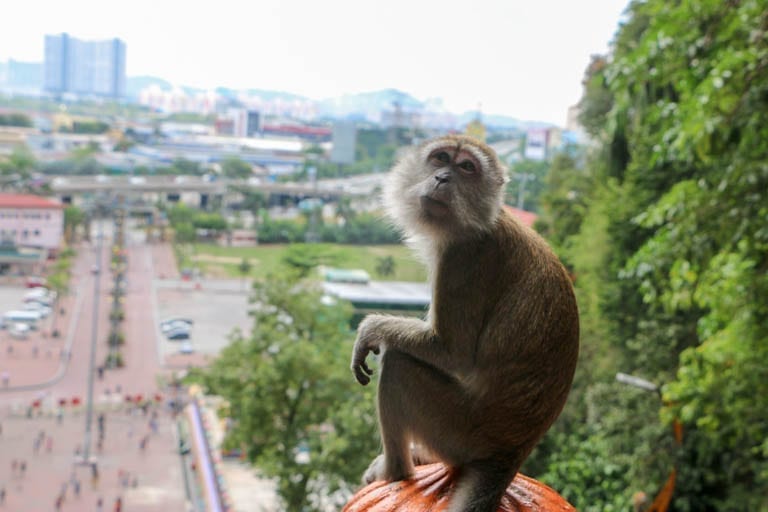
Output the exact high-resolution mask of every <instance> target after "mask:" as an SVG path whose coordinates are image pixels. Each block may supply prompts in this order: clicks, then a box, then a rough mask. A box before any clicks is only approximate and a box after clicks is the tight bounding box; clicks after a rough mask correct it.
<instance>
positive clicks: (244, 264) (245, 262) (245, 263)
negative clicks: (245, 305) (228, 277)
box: [237, 258, 253, 288]
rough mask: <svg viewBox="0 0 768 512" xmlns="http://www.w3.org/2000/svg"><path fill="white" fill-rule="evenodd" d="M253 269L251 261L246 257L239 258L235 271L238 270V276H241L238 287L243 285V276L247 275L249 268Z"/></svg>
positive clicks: (249, 271)
mask: <svg viewBox="0 0 768 512" xmlns="http://www.w3.org/2000/svg"><path fill="white" fill-rule="evenodd" d="M252 269H253V265H252V264H251V261H250V260H249V259H247V258H243V259H242V260H240V264H239V265H238V266H237V271H238V272H240V276H241V277H242V278H243V280H242V281H241V282H240V288H242V287H243V284H244V283H245V278H246V277H247V276H248V274H250V273H251V270H252Z"/></svg>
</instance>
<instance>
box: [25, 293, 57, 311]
mask: <svg viewBox="0 0 768 512" xmlns="http://www.w3.org/2000/svg"><path fill="white" fill-rule="evenodd" d="M24 303H25V304H31V303H35V304H41V305H43V306H45V307H48V308H49V307H51V304H53V299H51V298H50V297H46V296H42V295H41V296H39V297H25V298H24Z"/></svg>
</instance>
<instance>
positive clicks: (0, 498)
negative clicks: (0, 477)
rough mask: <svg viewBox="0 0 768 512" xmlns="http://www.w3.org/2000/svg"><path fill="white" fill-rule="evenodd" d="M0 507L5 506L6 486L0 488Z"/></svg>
mask: <svg viewBox="0 0 768 512" xmlns="http://www.w3.org/2000/svg"><path fill="white" fill-rule="evenodd" d="M0 505H5V486H3V487H0Z"/></svg>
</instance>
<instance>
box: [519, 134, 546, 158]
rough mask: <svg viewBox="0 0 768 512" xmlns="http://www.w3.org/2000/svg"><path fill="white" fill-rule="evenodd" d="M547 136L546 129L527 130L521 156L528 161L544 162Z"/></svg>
mask: <svg viewBox="0 0 768 512" xmlns="http://www.w3.org/2000/svg"><path fill="white" fill-rule="evenodd" d="M547 135H548V130H547V129H546V128H529V129H528V132H527V134H526V138H525V152H524V153H523V156H524V157H525V158H527V159H528V160H544V159H545V158H546V157H547Z"/></svg>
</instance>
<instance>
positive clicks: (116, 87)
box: [45, 33, 125, 98]
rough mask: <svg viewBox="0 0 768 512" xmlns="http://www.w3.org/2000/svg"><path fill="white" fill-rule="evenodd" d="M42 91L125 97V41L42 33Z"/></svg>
mask: <svg viewBox="0 0 768 512" xmlns="http://www.w3.org/2000/svg"><path fill="white" fill-rule="evenodd" d="M45 90H46V91H48V92H51V93H54V94H64V93H71V94H81V95H95V96H106V97H111V98H120V97H123V96H125V43H124V42H123V41H121V40H120V39H117V38H115V39H109V40H106V41H81V40H80V39H76V38H74V37H70V36H69V34H66V33H63V34H59V35H46V36H45Z"/></svg>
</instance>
